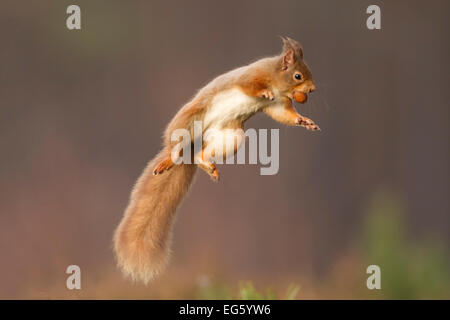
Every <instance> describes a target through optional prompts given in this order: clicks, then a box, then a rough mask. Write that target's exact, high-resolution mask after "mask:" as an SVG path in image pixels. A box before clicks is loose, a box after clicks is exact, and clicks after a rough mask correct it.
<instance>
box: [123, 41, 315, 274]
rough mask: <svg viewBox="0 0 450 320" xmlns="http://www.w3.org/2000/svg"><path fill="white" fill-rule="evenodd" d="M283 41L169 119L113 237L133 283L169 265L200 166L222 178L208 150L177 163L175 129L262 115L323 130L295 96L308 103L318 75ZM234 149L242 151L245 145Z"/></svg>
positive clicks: (218, 125) (228, 125)
mask: <svg viewBox="0 0 450 320" xmlns="http://www.w3.org/2000/svg"><path fill="white" fill-rule="evenodd" d="M282 41H283V50H282V53H281V54H280V55H277V56H274V57H268V58H263V59H260V60H258V61H256V62H253V63H251V64H249V65H247V66H244V67H240V68H237V69H234V70H232V71H229V72H227V73H225V74H223V75H221V76H219V77H217V78H215V79H214V80H212V81H211V82H210V83H208V84H207V85H206V86H205V87H203V88H202V89H201V90H200V91H199V92H198V93H197V94H196V95H195V97H194V98H193V99H192V100H191V101H189V102H188V103H187V104H185V105H184V106H183V107H182V108H181V109H180V110H179V111H178V113H177V114H176V115H175V117H174V118H173V119H172V120H171V121H170V123H169V125H168V126H167V128H166V131H165V134H164V141H163V148H162V150H161V151H160V152H159V153H158V155H157V156H156V157H155V158H154V159H153V160H151V161H150V162H149V164H148V165H147V167H146V168H145V170H144V172H143V173H142V175H141V176H140V177H139V179H138V181H137V183H136V185H135V186H134V188H133V191H132V193H131V197H130V202H129V204H128V207H127V209H126V210H125V214H124V216H123V218H122V221H121V222H120V224H119V226H118V227H117V229H116V231H115V234H114V250H115V254H116V258H117V262H118V265H119V267H120V268H121V269H122V271H123V272H124V273H125V274H126V275H128V276H131V278H132V279H134V280H141V281H143V282H144V283H148V281H149V280H151V279H152V278H154V277H155V276H156V275H158V274H159V273H160V272H161V271H162V270H163V269H164V267H165V266H166V265H167V262H168V258H169V253H170V244H171V235H172V227H173V222H174V217H175V211H176V209H177V207H178V205H179V204H180V202H181V200H182V199H183V197H184V196H185V194H186V193H187V191H188V189H189V186H190V184H191V182H192V180H193V178H194V175H195V173H196V170H197V167H199V168H200V169H202V170H204V171H205V172H206V173H207V174H208V175H209V176H210V177H211V178H212V179H213V180H215V181H217V180H218V179H219V172H218V170H217V168H216V166H215V164H214V163H213V162H212V161H210V159H209V156H207V155H205V153H204V151H205V148H207V147H208V145H204V146H202V148H203V150H202V151H201V152H198V154H193V155H192V157H193V158H194V159H195V160H196V161H195V163H192V164H188V163H182V164H179V165H178V164H174V161H173V159H172V156H171V151H172V148H173V146H174V142H173V141H172V140H171V135H172V133H173V132H174V130H176V129H186V130H188V131H190V132H192V130H193V123H194V121H202V126H203V133H202V134H204V130H206V129H208V128H215V129H218V130H225V129H238V128H242V129H243V125H244V122H245V121H246V120H247V119H248V118H250V117H251V116H253V115H254V114H255V113H257V112H261V111H262V112H264V113H266V114H267V115H269V116H270V117H271V118H273V119H274V120H276V121H278V122H281V123H284V124H286V125H290V126H302V127H304V128H306V129H307V130H311V131H317V130H320V129H319V127H318V126H317V125H316V124H315V123H314V122H313V121H312V120H311V119H308V118H306V117H304V116H302V115H300V114H298V113H297V111H296V110H295V108H294V106H293V104H292V99H295V100H296V101H298V102H300V103H303V102H305V101H306V97H307V94H308V93H310V92H312V91H314V90H315V85H314V82H313V80H312V75H311V71H310V70H309V68H308V67H307V65H306V64H305V62H304V61H303V50H302V47H301V46H300V44H299V43H298V42H297V41H295V40H293V39H290V38H287V37H282ZM240 138H241V137H240ZM208 144H214V141H212V142H211V141H209V142H208ZM238 144H239V142H238ZM233 148H234V150H232V152H234V153H235V152H236V150H237V149H238V148H239V145H234V146H233Z"/></svg>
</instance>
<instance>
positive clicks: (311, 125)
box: [295, 116, 320, 131]
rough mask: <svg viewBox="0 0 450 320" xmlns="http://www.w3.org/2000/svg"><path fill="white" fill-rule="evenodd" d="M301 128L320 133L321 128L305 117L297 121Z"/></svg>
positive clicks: (300, 117)
mask: <svg viewBox="0 0 450 320" xmlns="http://www.w3.org/2000/svg"><path fill="white" fill-rule="evenodd" d="M295 122H296V123H297V124H298V125H299V126H302V127H305V129H306V130H311V131H319V130H320V128H319V126H318V125H317V124H315V123H314V121H312V120H311V119H309V118H307V117H303V116H299V117H298V118H297V119H296V121H295Z"/></svg>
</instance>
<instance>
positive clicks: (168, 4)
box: [0, 0, 450, 299]
mask: <svg viewBox="0 0 450 320" xmlns="http://www.w3.org/2000/svg"><path fill="white" fill-rule="evenodd" d="M70 4H78V5H79V6H80V7H81V17H82V30H81V31H70V30H68V29H67V28H66V18H67V14H66V8H67V6H68V5H70ZM370 4H378V5H379V6H380V7H381V11H382V17H381V19H382V22H381V23H382V29H381V30H378V31H370V30H368V29H367V28H366V18H367V16H368V15H367V14H366V13H365V11H366V8H367V7H368V6H369V5H370ZM449 10H450V2H448V1H420V0H417V1H359V0H358V1H357V0H354V1H332V0H329V1H324V0H321V1H298V0H295V1H294V0H293V1H206V0H205V1H189V2H186V1H144V0H142V1H129V2H126V1H56V0H55V1H48V0H46V1H42V0H41V1H37V0H36V1H12V0H11V1H10V0H6V1H5V0H4V1H2V4H1V10H0V34H1V39H2V46H1V49H0V65H1V67H0V83H1V85H0V97H1V98H0V152H1V153H0V154H1V157H0V271H1V272H0V298H9V299H17V298H27V299H28V298H38V299H57V298H63V299H79V298H83V299H111V298H125V299H128V298H138V299H140V298H149V299H162V298H164V299H180V298H193V299H195V298H223V297H237V296H238V295H239V290H240V288H241V289H242V287H243V286H244V287H245V286H246V287H247V288H248V287H249V286H250V287H254V288H255V290H258V291H260V292H266V290H268V288H271V289H270V290H271V292H273V293H274V295H275V296H276V297H278V298H283V297H285V296H284V294H285V292H286V291H285V290H287V288H288V287H289V286H292V285H293V286H296V288H299V290H298V292H297V291H296V294H295V298H299V299H316V298H344V299H355V298H356V299H361V298H369V299H378V298H405V299H408V298H426V299H429V298H444V299H448V298H450V275H449V270H450V263H449V247H450V241H449V240H450V232H449V225H450V216H449V213H450V200H449V199H450V198H449V191H450V182H449V177H450V172H449V171H450V170H449V169H450V166H449V164H450V154H449V135H450V125H449V118H450V117H449V116H450V109H449V101H450V93H449V92H450V90H449V83H450V81H449V80H450V79H449V74H450V73H449V71H450V70H449V65H450V63H449V60H448V59H449V56H450V50H449V49H450V43H449V39H448V31H449V30H450V28H449V27H450V20H449V19H448V12H449ZM279 35H286V36H290V37H292V38H294V39H297V40H298V41H300V42H301V43H302V45H303V47H304V53H305V60H306V61H307V63H308V64H309V66H310V68H311V70H312V72H313V76H314V79H315V81H316V83H317V85H318V90H317V91H316V92H315V93H314V94H312V95H311V96H310V100H309V101H308V103H307V104H306V105H302V106H299V107H298V109H299V111H300V113H302V114H304V115H306V116H308V117H311V118H312V119H313V120H315V121H316V122H317V123H318V124H319V125H320V127H321V128H322V130H323V131H322V132H320V133H319V134H317V133H311V132H307V131H306V130H304V129H302V128H286V127H283V126H280V125H278V124H277V123H275V122H274V121H273V120H271V119H269V118H267V117H265V116H264V115H257V116H255V117H254V118H252V119H250V120H249V121H248V122H247V124H246V127H247V128H250V127H254V128H280V170H279V173H278V174H277V175H274V176H260V175H259V166H256V165H239V166H238V165H228V166H226V165H223V166H221V167H220V171H221V174H222V180H221V181H220V183H219V184H213V183H212V182H211V181H210V180H209V178H208V177H207V176H206V175H205V174H204V173H202V172H199V174H198V177H197V180H196V182H195V184H194V186H193V188H192V189H191V192H190V195H189V197H188V198H187V199H186V200H185V201H184V203H183V205H182V207H181V209H180V210H179V211H178V219H177V223H176V226H175V232H174V246H173V256H172V260H171V263H170V266H169V268H168V269H167V271H166V272H165V273H164V274H163V275H162V276H161V277H160V278H158V279H157V280H155V281H154V282H152V283H151V284H150V285H149V286H148V287H146V286H143V285H140V284H133V283H131V282H130V281H128V280H125V279H124V278H123V277H122V275H121V273H120V272H119V271H118V270H117V269H116V267H115V261H114V257H113V253H112V250H111V247H112V243H111V238H112V235H113V231H114V229H115V227H116V225H117V224H118V222H119V221H120V218H121V216H122V213H123V210H124V208H125V207H126V205H127V201H128V197H129V193H130V190H131V188H132V186H133V184H134V182H135V180H136V179H137V177H138V176H139V174H140V173H141V171H142V169H143V168H144V166H145V165H146V163H147V161H148V160H149V159H151V158H152V157H153V156H154V155H155V154H156V153H157V151H158V150H159V148H160V144H161V133H162V131H163V129H164V127H165V125H166V124H167V123H168V122H169V120H170V119H171V117H172V116H173V115H174V114H175V112H176V111H177V110H178V109H179V108H180V107H181V106H182V105H183V104H184V103H185V102H187V101H188V100H189V99H190V98H191V97H192V96H193V94H194V93H195V92H196V90H198V89H199V88H200V87H202V86H203V85H204V84H206V83H207V82H208V81H209V80H210V79H212V78H213V77H215V76H217V75H219V74H221V73H223V72H225V71H228V70H230V69H232V68H235V67H238V66H241V65H244V64H247V63H249V62H251V61H252V60H254V59H256V58H259V57H263V56H267V55H274V54H277V53H278V52H279V51H280V40H279V38H278V36H279ZM70 264H76V265H79V266H80V267H81V270H82V290H79V291H77V290H74V291H69V290H67V289H66V278H67V276H68V275H67V274H66V273H65V271H66V268H67V266H68V265H70ZM371 264H376V265H379V266H380V267H381V274H382V278H381V279H382V280H381V281H382V289H381V290H372V291H370V290H368V289H367V288H366V279H367V277H368V275H367V274H366V268H367V266H369V265H371ZM249 283H251V285H249ZM270 296H272V295H270Z"/></svg>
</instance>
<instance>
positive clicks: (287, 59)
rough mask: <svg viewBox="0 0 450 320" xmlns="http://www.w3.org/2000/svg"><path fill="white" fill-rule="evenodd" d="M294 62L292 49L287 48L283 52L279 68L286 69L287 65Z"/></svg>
mask: <svg viewBox="0 0 450 320" xmlns="http://www.w3.org/2000/svg"><path fill="white" fill-rule="evenodd" d="M294 63H295V55H294V50H292V49H288V50H285V51H284V52H283V57H282V58H281V69H282V70H286V69H287V68H288V67H290V66H292V65H293V64H294Z"/></svg>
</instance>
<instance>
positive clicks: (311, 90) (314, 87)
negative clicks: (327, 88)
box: [309, 83, 316, 92]
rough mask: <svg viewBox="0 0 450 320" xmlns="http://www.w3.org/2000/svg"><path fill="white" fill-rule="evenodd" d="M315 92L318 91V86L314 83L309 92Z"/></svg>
mask: <svg viewBox="0 0 450 320" xmlns="http://www.w3.org/2000/svg"><path fill="white" fill-rule="evenodd" d="M314 90H316V85H315V84H314V83H313V84H311V86H310V87H309V92H313V91H314Z"/></svg>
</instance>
